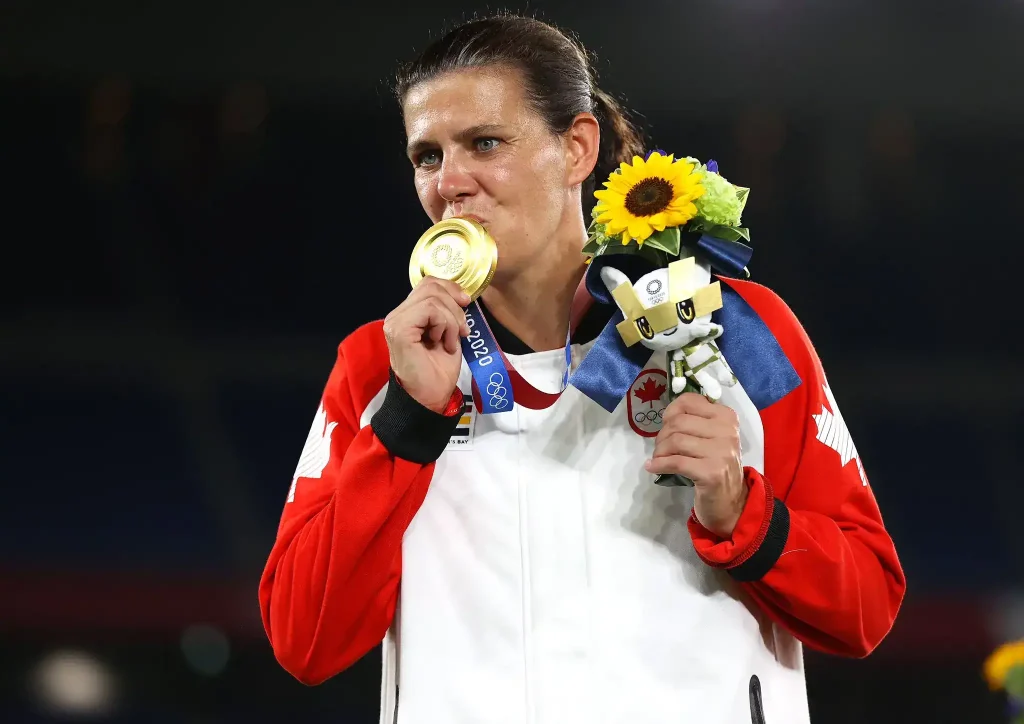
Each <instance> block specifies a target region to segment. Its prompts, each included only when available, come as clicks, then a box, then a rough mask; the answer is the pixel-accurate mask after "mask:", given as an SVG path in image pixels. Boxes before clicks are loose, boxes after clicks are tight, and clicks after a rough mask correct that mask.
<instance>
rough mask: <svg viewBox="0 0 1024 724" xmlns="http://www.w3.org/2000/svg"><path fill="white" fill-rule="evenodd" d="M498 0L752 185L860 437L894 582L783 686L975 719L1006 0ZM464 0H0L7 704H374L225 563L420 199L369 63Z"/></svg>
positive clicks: (1000, 320) (392, 60)
mask: <svg viewBox="0 0 1024 724" xmlns="http://www.w3.org/2000/svg"><path fill="white" fill-rule="evenodd" d="M512 9H516V10H522V9H523V8H520V7H513V8H512ZM526 9H527V10H528V11H530V12H533V13H535V14H538V15H539V16H540V17H542V18H545V19H548V20H552V21H554V22H556V23H560V24H563V25H565V26H567V27H569V28H571V29H574V30H575V31H577V32H578V33H579V34H580V36H581V38H582V40H583V41H584V42H585V43H586V44H587V45H588V47H590V48H591V49H592V50H593V51H595V52H596V53H597V54H598V56H599V59H600V62H599V69H600V71H601V78H602V85H603V87H604V88H605V89H606V90H608V91H610V92H612V93H614V94H617V95H618V96H620V97H622V98H624V99H625V101H626V103H627V104H628V105H630V106H631V107H633V108H634V109H635V110H636V111H637V112H639V113H640V114H642V118H641V120H642V121H643V122H645V124H646V127H647V129H648V131H649V134H650V136H651V138H652V139H653V141H654V145H657V146H659V147H661V148H666V149H669V150H672V151H674V152H676V153H677V154H683V155H693V156H697V157H698V158H701V159H707V158H709V157H710V158H715V159H716V160H718V161H719V163H720V166H721V169H722V172H723V173H724V174H725V176H726V177H727V178H729V179H730V180H732V181H734V182H735V183H737V184H740V185H744V186H749V187H751V189H752V190H751V193H750V200H749V203H748V205H747V211H746V213H745V215H744V219H745V221H746V222H747V224H748V225H749V226H750V227H751V229H752V234H753V239H752V241H753V246H754V248H755V254H754V258H753V263H752V264H751V271H752V273H753V276H754V279H755V280H757V281H760V282H762V283H764V284H767V285H769V286H771V287H772V288H774V289H775V290H776V291H778V292H779V293H780V294H781V295H782V296H783V298H785V299H786V300H787V301H788V302H789V303H790V305H791V306H792V307H793V309H794V310H795V311H796V313H797V315H798V316H799V317H800V319H801V320H802V321H803V323H804V325H805V326H806V328H807V330H808V332H809V333H810V335H811V338H812V340H813V341H814V342H815V344H816V346H817V349H818V352H819V355H820V356H821V358H822V360H823V363H824V365H825V368H826V370H827V371H828V373H829V376H830V379H831V382H832V386H833V389H834V390H835V391H836V395H837V397H838V399H839V402H840V404H841V405H842V409H843V413H844V416H845V418H846V420H847V422H848V423H849V425H850V427H851V430H852V432H853V434H854V438H855V440H856V441H857V445H858V448H859V450H860V453H861V454H862V457H863V460H864V463H865V466H866V468H867V471H868V474H869V476H870V477H871V480H872V484H873V488H874V491H875V495H876V496H877V498H878V500H879V502H880V505H881V506H882V509H883V513H884V515H885V518H886V522H887V524H888V526H889V528H890V530H891V533H892V535H893V537H894V539H895V540H896V544H897V548H898V550H899V552H900V555H901V558H902V561H903V564H904V567H905V569H906V573H907V576H908V579H909V592H908V595H907V600H906V604H905V607H904V609H903V611H902V613H901V615H900V618H899V620H898V621H897V623H896V626H895V628H894V630H893V632H892V634H891V635H890V637H889V638H888V639H887V640H886V641H885V642H884V643H883V645H882V646H881V647H880V648H879V649H878V651H877V652H876V653H875V654H874V655H873V656H871V657H870V658H868V659H866V660H863V661H846V660H839V659H834V658H830V657H823V656H818V655H814V654H808V657H807V658H808V661H807V665H808V670H809V672H808V682H809V683H808V685H809V690H810V696H811V704H812V712H813V713H814V714H815V721H816V722H819V723H824V724H830V723H833V722H835V723H837V724H845V723H847V722H894V723H895V722H911V721H914V722H917V721H928V722H968V721H969V722H972V723H973V724H982V723H984V722H998V721H1001V720H1003V718H1004V716H1003V704H1002V701H1001V699H1000V697H999V696H998V695H996V694H992V693H990V692H988V691H987V688H986V686H985V683H984V681H983V680H982V678H981V675H980V667H981V663H982V661H983V659H984V657H985V655H986V654H987V653H988V652H989V651H990V650H991V649H992V648H993V647H994V646H995V645H997V644H998V643H1001V642H1003V641H1006V640H1009V639H1011V638H1015V637H1021V636H1024V597H1022V594H1024V585H1022V584H1024V536H1022V535H1021V521H1022V519H1024V515H1022V511H1024V486H1022V485H1021V483H1022V479H1021V478H1022V476H1021V473H1020V466H1019V465H1018V464H1017V456H1018V453H1017V451H1018V445H1019V442H1020V437H1021V434H1020V432H1021V429H1022V423H1024V384H1022V383H1021V377H1020V376H1019V373H1020V371H1021V348H1022V342H1021V339H1020V336H1019V330H1020V328H1021V324H1020V322H1021V317H1022V315H1021V312H1020V309H1019V307H1018V299H1019V287H1020V283H1021V282H1020V280H1019V278H1018V269H1019V268H1020V266H1021V262H1022V261H1024V252H1022V248H1024V244H1022V242H1024V239H1022V234H1021V233H1020V230H1019V227H1018V221H1017V213H1016V212H1017V209H1018V206H1019V197H1020V196H1021V193H1022V192H1024V181H1022V177H1021V168H1022V163H1024V143H1022V140H1024V139H1022V134H1024V132H1022V130H1021V129H1022V128H1024V123H1022V122H1024V93H1022V91H1021V85H1020V80H1019V79H1020V71H1021V69H1022V68H1024V42H1022V39H1024V2H1018V1H1012V2H1011V1H1007V2H995V1H993V0H984V1H982V0H977V1H976V2H972V3H946V2H932V3H924V2H921V3H917V4H908V3H882V2H876V3H869V2H854V1H852V0H830V1H829V2H827V3H811V2H801V1H799V0H756V1H755V0H730V1H725V0H720V1H718V2H710V1H709V0H705V1H704V2H671V1H669V0H663V1H660V2H632V3H625V4H623V3H619V4H611V3H607V4H605V5H588V6H582V5H570V3H569V2H568V0H563V1H562V2H557V3H550V2H535V3H533V4H531V5H529V6H528V7H527V8H526ZM474 10H480V11H485V10H486V7H485V6H482V5H480V6H474V5H472V4H469V3H467V4H458V3H443V2H436V1H432V2H429V3H420V4H417V5H412V6H408V7H402V6H400V5H398V4H397V3H392V2H376V3H373V4H372V5H356V6H346V5H344V4H342V3H337V2H326V1H316V2H305V3H300V4H292V5H290V6H286V4H284V3H273V2H268V1H267V0H256V1H251V2H248V3H241V2H197V1H195V0H182V1H179V2H175V3H159V2H151V3H140V2H106V3H102V2H100V3H90V4H85V3H72V2H30V1H29V0H17V1H13V0H6V1H5V2H2V3H0V180H3V182H4V183H3V191H2V195H0V210H2V216H0V241H2V243H3V247H2V248H3V251H4V260H3V262H0V299H2V300H3V306H2V316H0V450H2V452H3V457H2V463H3V465H2V468H0V470H2V475H3V486H2V499H0V500H2V502H0V543H2V550H3V551H4V554H3V556H2V558H0V632H2V637H3V639H2V641H3V643H2V645H0V722H5V723H6V722H42V721H51V720H59V719H60V718H61V717H62V716H64V715H70V713H74V712H78V715H81V716H87V715H88V716H92V717H94V718H95V719H96V720H98V721H103V722H108V721H123V722H168V723H175V724H176V723H178V722H188V723H197V724H198V723H200V722H202V723H211V724H212V723H215V722H216V723H219V722H246V723H250V722H264V721H266V722H279V721H288V722H311V723H312V722H336V723H341V722H345V723H347V722H353V723H356V722H375V721H376V720H377V719H376V710H377V696H378V689H379V679H378V677H379V670H378V666H379V658H378V657H377V655H376V653H375V654H372V655H370V656H368V657H367V658H366V659H365V660H364V661H362V662H360V663H359V664H358V665H357V666H356V667H355V668H354V669H353V670H351V671H350V672H347V673H345V674H343V675H341V676H339V677H337V678H335V679H333V680H331V681H329V682H328V683H326V684H324V685H322V686H320V687H315V688H307V687H304V686H302V685H301V684H298V683H297V682H295V681H294V680H292V679H291V678H290V677H289V676H288V675H287V674H286V673H285V672H284V671H283V670H282V669H280V668H279V667H278V666H277V664H276V662H275V661H274V659H273V656H272V653H271V651H270V649H269V646H268V645H267V642H266V638H265V636H264V634H263V631H262V628H261V625H260V621H259V613H258V606H257V601H256V583H257V580H258V576H259V573H260V570H261V568H262V565H263V562H264V560H265V557H266V554H267V552H268V551H269V548H270V545H271V543H272V541H273V537H274V533H275V529H276V525H277V520H278V516H279V514H280V510H281V506H282V503H283V500H284V496H285V494H286V491H287V488H288V485H289V482H290V478H291V475H292V471H293V469H294V466H295V460H296V458H297V455H298V453H299V450H300V448H301V446H302V443H303V441H304V439H305V435H306V432H307V431H308V426H309V422H310V420H311V419H312V415H313V412H314V411H315V409H316V405H317V402H318V399H319V396H320V392H321V389H322V386H323V383H324V381H325V380H326V376H327V373H328V372H329V370H330V367H331V364H332V362H333V359H334V354H335V349H336V346H337V344H338V342H339V341H340V340H341V338H343V337H344V336H345V335H346V334H348V333H349V332H350V331H351V330H352V329H353V328H354V327H355V326H357V325H358V324H359V323H361V322H363V321H366V320H369V319H371V318H374V317H381V316H383V315H384V314H386V313H387V312H388V311H389V310H390V309H391V308H392V307H393V306H394V305H395V304H397V302H398V301H399V300H400V299H401V298H402V297H403V296H404V295H405V293H406V292H407V287H408V281H407V259H408V251H409V250H410V249H411V246H412V244H413V243H414V241H415V239H416V238H418V236H419V234H420V233H421V232H422V231H423V229H424V228H425V227H426V225H427V220H426V217H425V216H424V215H423V213H422V211H421V210H420V208H419V205H418V202H417V200H416V198H415V194H414V192H413V188H412V184H411V172H410V168H409V166H408V162H407V161H406V160H405V158H404V155H403V146H404V138H403V134H402V126H401V120H400V116H399V113H398V108H397V106H396V104H395V103H394V101H393V100H392V99H391V97H390V95H389V92H388V79H389V77H390V75H391V74H392V72H393V70H394V69H395V66H396V64H397V62H398V61H399V60H402V59H407V58H409V57H410V56H411V55H412V54H413V52H414V50H415V49H416V48H419V47H422V46H423V44H424V43H425V42H426V41H427V40H428V38H429V37H433V36H436V35H437V33H438V32H439V31H440V30H441V29H442V27H443V25H444V23H445V21H450V20H457V19H459V18H461V17H463V16H466V15H469V14H471V13H472V12H473V11H474ZM680 615H681V616H685V615H686V614H685V612H680ZM58 708H59V709H60V711H63V712H64V714H60V712H59V711H58ZM89 712H92V714H89ZM666 721H671V717H669V718H668V719H667V720H666ZM769 724H782V723H774V722H770V723H769Z"/></svg>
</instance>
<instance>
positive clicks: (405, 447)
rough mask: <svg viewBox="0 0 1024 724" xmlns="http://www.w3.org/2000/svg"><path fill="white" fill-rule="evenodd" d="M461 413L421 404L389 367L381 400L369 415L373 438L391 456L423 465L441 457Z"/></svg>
mask: <svg viewBox="0 0 1024 724" xmlns="http://www.w3.org/2000/svg"><path fill="white" fill-rule="evenodd" d="M461 417H462V410H459V412H458V414H456V415H453V416H451V417H446V416H445V415H440V414H438V413H436V412H434V411H433V410H431V409H429V408H427V407H424V406H423V405H421V404H420V403H419V402H417V401H416V400H414V399H413V398H412V396H411V395H410V394H409V393H408V392H406V391H405V388H404V387H402V385H401V384H399V382H398V378H396V377H395V373H394V371H393V370H392V371H391V372H390V379H389V380H388V391H387V393H386V394H385V395H384V403H383V404H382V405H381V406H380V409H379V410H377V412H375V413H374V415H373V417H371V418H370V427H372V428H373V432H374V434H375V435H376V436H377V439H378V440H380V441H381V443H383V445H384V447H386V448H387V449H388V452H390V453H391V454H392V455H394V456H395V457H399V458H402V459H404V460H410V461H412V462H414V463H420V464H421V465H426V464H427V463H432V462H434V461H435V460H437V459H438V458H439V457H441V453H443V452H444V449H445V447H447V445H448V441H449V440H450V439H451V436H452V434H453V433H454V432H455V428H456V427H457V426H458V424H459V420H460V419H461Z"/></svg>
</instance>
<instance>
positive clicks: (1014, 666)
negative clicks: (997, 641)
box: [984, 639, 1024, 724]
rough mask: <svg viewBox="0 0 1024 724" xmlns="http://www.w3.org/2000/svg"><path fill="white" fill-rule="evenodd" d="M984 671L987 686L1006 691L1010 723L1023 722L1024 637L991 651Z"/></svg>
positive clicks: (1020, 723) (1018, 723) (1022, 723)
mask: <svg viewBox="0 0 1024 724" xmlns="http://www.w3.org/2000/svg"><path fill="white" fill-rule="evenodd" d="M984 671H985V678H986V679H987V680H988V685H989V688H991V689H992V690H993V691H1005V692H1006V697H1007V702H1008V704H1009V709H1010V722H1011V724H1024V639H1021V640H1020V641H1014V642H1011V643H1008V644H1003V645H1002V646H1000V647H999V648H998V649H996V650H995V651H994V652H992V655H991V656H989V657H988V659H987V660H986V661H985V667H984Z"/></svg>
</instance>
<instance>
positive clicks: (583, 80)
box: [394, 13, 644, 220]
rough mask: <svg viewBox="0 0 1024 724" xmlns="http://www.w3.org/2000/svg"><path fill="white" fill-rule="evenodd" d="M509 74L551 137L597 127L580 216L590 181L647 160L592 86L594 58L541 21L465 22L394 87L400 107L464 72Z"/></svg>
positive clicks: (617, 110) (498, 18) (638, 141)
mask: <svg viewBox="0 0 1024 724" xmlns="http://www.w3.org/2000/svg"><path fill="white" fill-rule="evenodd" d="M487 66H507V67H512V68H516V69H518V70H519V71H520V72H521V73H522V74H523V79H524V84H525V88H526V94H527V98H528V99H529V102H530V104H531V105H532V107H533V109H534V111H536V112H537V113H538V114H539V115H540V116H541V117H542V118H543V119H544V120H545V122H546V123H547V126H548V128H549V129H550V130H551V131H552V133H559V134H560V133H564V132H565V131H567V130H568V129H569V127H570V126H571V125H572V122H573V119H575V118H576V116H577V115H578V114H580V113H587V112H589V113H593V114H594V116H595V117H596V118H597V120H598V123H600V126H601V145H600V150H599V152H598V159H597V164H596V165H595V166H594V173H593V174H592V175H591V177H590V178H589V179H588V180H587V182H586V183H585V184H584V188H583V211H584V214H585V215H586V217H587V218H588V220H589V215H590V210H591V208H592V207H593V205H594V203H595V199H594V198H593V191H594V187H595V177H596V178H597V179H600V180H602V181H603V180H604V179H606V178H607V177H608V175H609V174H610V173H611V172H612V171H613V170H614V169H615V168H617V167H618V165H619V164H620V163H621V162H623V161H630V160H631V159H632V158H633V156H642V155H643V154H644V146H643V138H642V136H641V133H640V131H639V130H638V129H637V128H636V126H635V125H634V124H633V122H632V121H631V120H630V119H629V118H628V116H627V114H626V111H625V109H624V108H623V107H622V106H621V105H620V104H619V103H618V102H617V101H616V100H615V99H614V98H612V96H610V95H608V94H607V93H605V92H604V91H602V90H600V89H599V88H598V87H597V85H596V73H595V72H594V68H593V63H592V61H591V57H590V55H589V54H588V52H587V51H586V49H585V48H584V47H583V45H582V44H581V43H580V42H579V41H578V40H577V39H576V38H575V37H573V36H571V35H569V34H567V33H564V32H562V31H561V30H559V29H558V28H556V27H554V26H553V25H550V24H548V23H546V22H543V21H541V20H537V19H535V18H531V17H524V16H521V15H514V14H506V13H502V14H497V15H493V16H490V17H486V18H478V19H474V20H470V21H469V22H466V23H464V24H462V25H459V26H458V27H456V28H454V29H452V30H450V31H449V32H447V33H445V34H444V35H443V36H442V37H441V38H439V39H438V40H435V41H434V42H433V43H431V44H430V45H429V46H428V47H427V48H426V49H425V50H423V52H422V53H420V55H419V57H418V58H416V59H415V60H413V61H411V62H410V63H408V64H407V65H405V66H404V67H402V68H401V70H400V71H399V73H398V77H397V79H396V83H395V88H394V90H395V95H396V96H397V98H398V101H399V103H402V102H403V101H404V99H405V95H406V93H408V91H409V89H411V88H412V87H413V86H415V85H417V84H419V83H422V82H423V81H426V80H430V79H431V78H434V77H436V76H438V75H441V74H443V73H447V72H450V71H454V70H460V69H464V68H481V67H487Z"/></svg>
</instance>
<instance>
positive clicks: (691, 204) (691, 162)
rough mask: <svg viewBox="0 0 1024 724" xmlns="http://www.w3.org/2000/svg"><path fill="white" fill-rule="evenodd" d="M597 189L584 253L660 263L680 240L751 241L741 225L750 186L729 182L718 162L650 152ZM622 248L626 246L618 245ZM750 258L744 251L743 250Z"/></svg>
mask: <svg viewBox="0 0 1024 724" xmlns="http://www.w3.org/2000/svg"><path fill="white" fill-rule="evenodd" d="M604 186H605V188H604V189H603V190H599V191H596V192H595V193H594V197H595V198H597V200H598V203H597V204H596V205H595V206H594V210H593V212H592V214H591V215H592V221H591V224H590V228H589V229H588V239H587V244H586V246H584V247H583V253H584V254H586V255H588V256H590V257H591V258H593V257H594V256H598V255H600V254H604V253H609V252H612V253H616V252H622V251H626V252H635V253H639V254H643V255H645V256H648V257H649V258H650V259H651V261H653V262H654V263H655V264H657V265H658V266H665V265H667V263H668V262H670V261H671V260H672V259H673V258H677V257H679V255H680V244H681V240H682V239H684V238H686V237H688V236H692V238H693V239H694V240H696V239H699V238H709V239H713V240H716V241H718V242H721V243H723V244H725V245H727V246H732V245H735V244H737V243H738V244H739V245H740V247H742V249H740V250H739V252H740V255H741V256H742V254H743V249H748V250H749V248H748V247H746V246H745V245H743V244H742V243H741V242H740V239H743V240H744V241H750V232H749V231H748V230H747V229H745V228H744V227H742V226H741V225H740V217H741V215H742V213H743V207H744V206H745V205H746V202H747V194H748V192H749V189H747V188H744V187H740V186H735V185H733V184H731V183H729V182H728V181H727V180H726V179H725V178H724V177H723V176H722V175H721V174H719V173H718V164H717V163H715V162H714V161H708V162H707V163H706V164H701V162H700V161H698V160H697V159H695V158H691V157H686V158H682V159H676V158H675V157H674V156H672V155H670V154H666V153H665V152H664V151H661V150H655V151H651V152H650V153H648V154H647V157H646V158H640V157H639V156H635V157H634V158H633V162H632V164H627V163H623V164H621V165H620V166H619V168H618V169H616V170H615V171H614V172H613V173H612V174H611V176H610V177H609V178H608V180H607V181H605V182H604ZM623 247H627V248H623ZM747 257H749V253H748V254H747Z"/></svg>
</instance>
